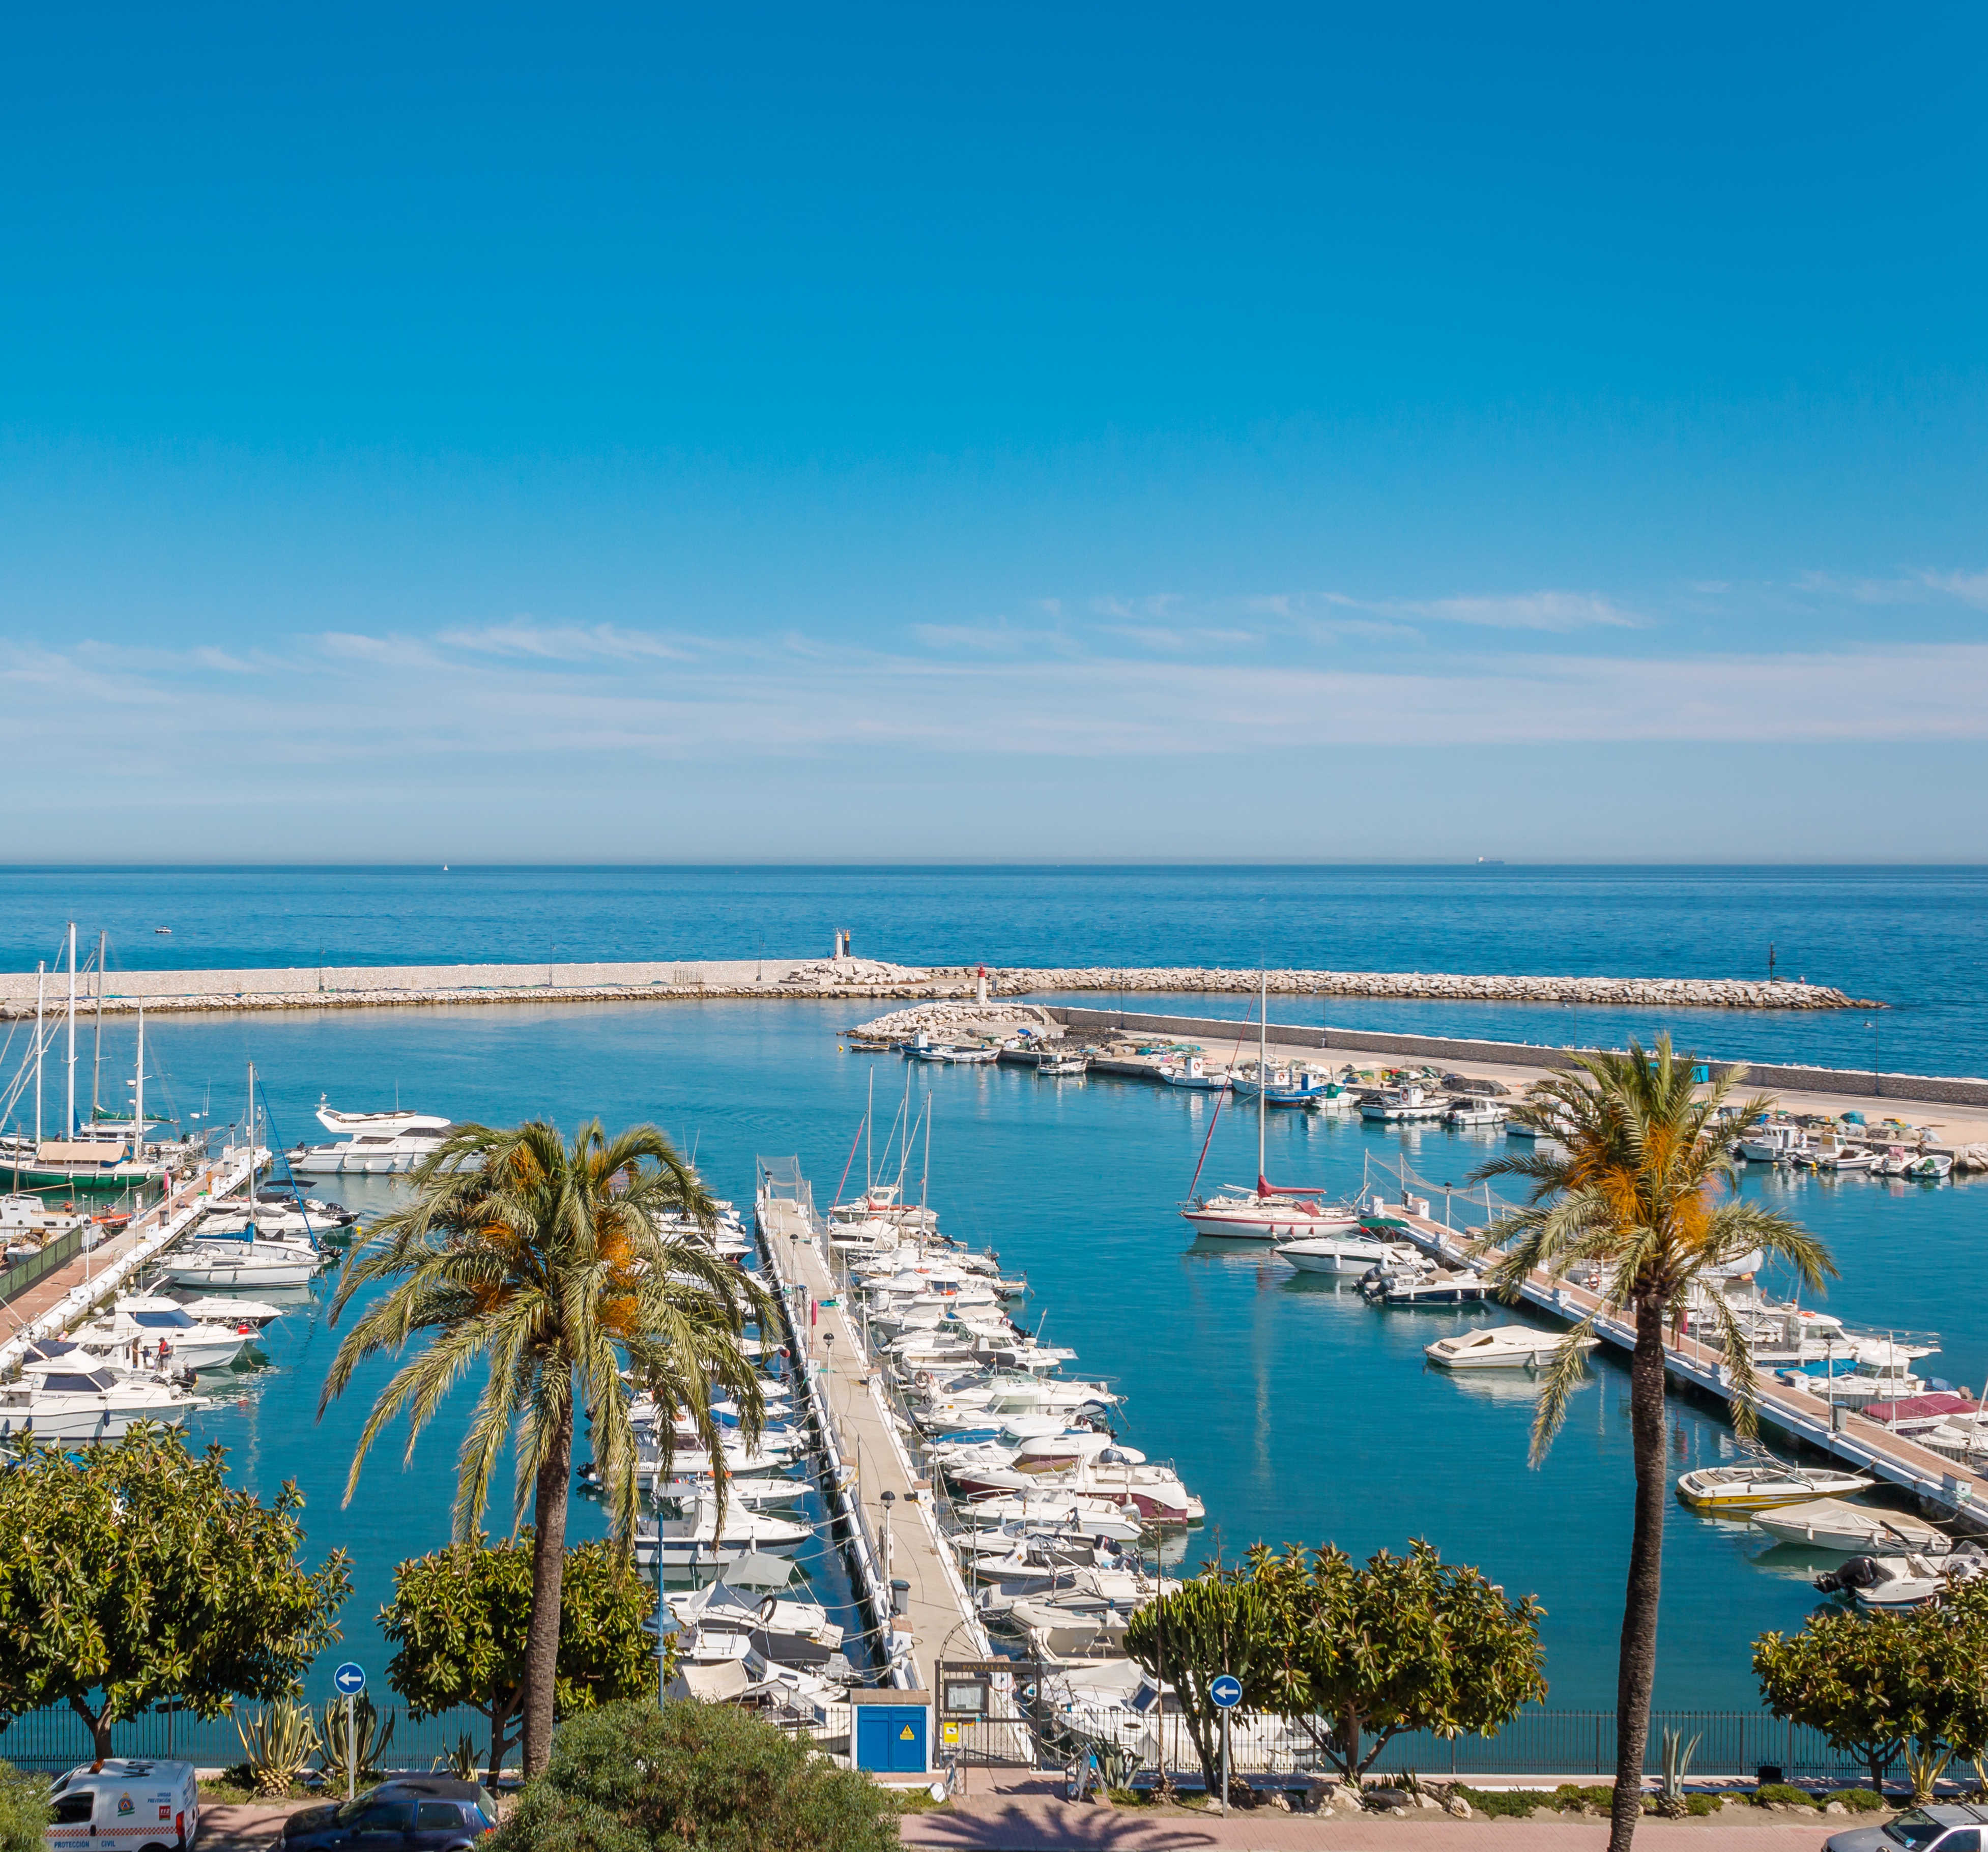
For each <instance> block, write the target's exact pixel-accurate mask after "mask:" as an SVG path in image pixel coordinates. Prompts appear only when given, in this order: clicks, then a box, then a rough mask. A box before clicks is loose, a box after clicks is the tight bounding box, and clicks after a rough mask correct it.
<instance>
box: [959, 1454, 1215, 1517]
mask: <svg viewBox="0 0 1988 1852" xmlns="http://www.w3.org/2000/svg"><path fill="white" fill-rule="evenodd" d="M958 1485H959V1489H960V1491H961V1492H962V1493H963V1494H964V1495H965V1496H967V1497H968V1498H978V1497H979V1496H981V1495H982V1494H987V1493H991V1494H992V1495H996V1496H997V1497H998V1496H1002V1495H1010V1494H1013V1493H1017V1492H1026V1491H1027V1490H1029V1489H1030V1488H1031V1487H1033V1486H1040V1487H1041V1488H1042V1489H1043V1490H1044V1491H1045V1492H1070V1493H1073V1494H1075V1495H1080V1496H1082V1497H1085V1498H1094V1499H1110V1500H1111V1502H1112V1503H1113V1504H1114V1505H1121V1506H1131V1507H1132V1508H1134V1509H1136V1510H1138V1512H1140V1513H1141V1515H1142V1516H1144V1517H1146V1518H1147V1519H1150V1520H1151V1521H1153V1522H1158V1523H1162V1524H1188V1523H1198V1522H1200V1520H1201V1519H1202V1518H1203V1517H1204V1516H1206V1510H1205V1507H1204V1506H1202V1502H1201V1500H1200V1499H1198V1498H1196V1497H1195V1495H1193V1493H1192V1492H1189V1491H1188V1489H1187V1488H1186V1486H1185V1485H1183V1484H1182V1482H1181V1480H1180V1476H1179V1475H1178V1474H1177V1473H1175V1472H1174V1471H1173V1469H1172V1468H1171V1467H1168V1466H1154V1465H1141V1466H1133V1465H1124V1466H1121V1465H1117V1464H1116V1463H1115V1462H1113V1461H1112V1460H1111V1457H1110V1456H1109V1455H1102V1456H1100V1458H1097V1459H1096V1460H1086V1461H1083V1462H1080V1463H1079V1464H1078V1465H1075V1466H1073V1467H1072V1468H1070V1469H1069V1470H1068V1471H1067V1472H1058V1473H1033V1472H1019V1471H1018V1470H1017V1469H1016V1468H1014V1467H1013V1466H1008V1467H1001V1468H979V1469H977V1470H976V1471H975V1472H972V1474H971V1475H968V1476H967V1477H965V1478H963V1479H961V1480H960V1481H959V1482H958Z"/></svg>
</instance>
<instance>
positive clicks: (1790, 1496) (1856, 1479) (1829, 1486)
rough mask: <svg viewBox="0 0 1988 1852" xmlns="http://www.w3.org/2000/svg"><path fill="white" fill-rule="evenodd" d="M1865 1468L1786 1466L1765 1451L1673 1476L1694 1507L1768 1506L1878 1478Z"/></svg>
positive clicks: (1828, 1494)
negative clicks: (1765, 1453)
mask: <svg viewBox="0 0 1988 1852" xmlns="http://www.w3.org/2000/svg"><path fill="white" fill-rule="evenodd" d="M1876 1484H1877V1481H1876V1480H1875V1479H1873V1478H1872V1477H1871V1475H1870V1474H1869V1473H1868V1472H1843V1471H1841V1469H1840V1468H1836V1467H1831V1466H1788V1465H1783V1463H1782V1462H1780V1461H1779V1460H1776V1459H1770V1458H1767V1457H1765V1456H1764V1455H1763V1457H1761V1458H1759V1459H1753V1460H1746V1461H1743V1462H1739V1464H1737V1465H1732V1466H1701V1467H1699V1468H1698V1469H1697V1470H1696V1472H1686V1473H1681V1474H1679V1477H1678V1482H1677V1495H1678V1497H1679V1500H1680V1501H1681V1502H1682V1503H1684V1504H1686V1505H1689V1506H1691V1508H1692V1509H1693V1510H1694V1511H1771V1510H1773V1509H1774V1508H1775V1507H1776V1506H1783V1505H1803V1504H1808V1503H1811V1502H1814V1500H1816V1499H1838V1498H1847V1497H1848V1496H1849V1495H1851V1493H1853V1492H1868V1491H1869V1490H1870V1489H1871V1487H1872V1486H1873V1485H1876Z"/></svg>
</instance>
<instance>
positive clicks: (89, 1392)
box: [0, 1365, 207, 1441]
mask: <svg viewBox="0 0 1988 1852" xmlns="http://www.w3.org/2000/svg"><path fill="white" fill-rule="evenodd" d="M206 1406H207V1404H206V1403H205V1401H202V1400H201V1398H200V1397H198V1396H191V1395H183V1394H181V1393H180V1392H179V1391H177V1390H176V1389H174V1388H173V1387H171V1385H170V1384H166V1383H162V1382H161V1381H158V1379H157V1377H144V1376H120V1375H119V1374H117V1372H116V1371H115V1370H112V1369H110V1367H107V1366H104V1365H99V1366H98V1367H96V1368H95V1369H92V1370H76V1369H63V1368H61V1367H59V1365H58V1367H54V1368H50V1369H47V1370H39V1369H38V1370H31V1371H29V1373H28V1374H25V1375H24V1376H23V1377H21V1379H20V1380H19V1381H18V1382H12V1383H6V1384H0V1438H6V1439H12V1438H17V1437H19V1435H24V1434H32V1435H34V1437H35V1438H36V1439H37V1440H41V1441H117V1440H122V1439H123V1437H124V1435H125V1434H126V1432H127V1431H128V1430H129V1429H130V1427H131V1426H132V1424H134V1422H137V1421H157V1422H161V1423H162V1424H164V1425H165V1426H167V1427H168V1428H178V1427H182V1426H184V1424H185V1422H186V1418H187V1417H188V1415H189V1414H191V1413H192V1411H194V1409H196V1408H205V1407H206Z"/></svg>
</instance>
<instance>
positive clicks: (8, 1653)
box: [0, 1424, 351, 1756]
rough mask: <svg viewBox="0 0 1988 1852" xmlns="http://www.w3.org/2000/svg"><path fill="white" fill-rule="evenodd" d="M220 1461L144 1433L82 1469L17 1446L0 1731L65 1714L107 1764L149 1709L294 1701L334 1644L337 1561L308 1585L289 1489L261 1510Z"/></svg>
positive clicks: (3, 1537)
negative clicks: (114, 1738) (56, 1709)
mask: <svg viewBox="0 0 1988 1852" xmlns="http://www.w3.org/2000/svg"><path fill="white" fill-rule="evenodd" d="M224 1458H225V1453H224V1450H223V1449H222V1448H219V1447H210V1448H208V1450H207V1452H205V1454H203V1455H201V1456H199V1457H198V1458H195V1457H194V1456H193V1455H190V1454H188V1452H187V1448H186V1443H185V1441H184V1440H183V1439H182V1438H181V1436H180V1435H179V1434H178V1433H177V1431H174V1430H171V1429H168V1428H157V1427H154V1426H150V1425H145V1424H141V1425H139V1426H136V1427H134V1428H132V1429H131V1430H130V1432H129V1433H127V1435H125V1436H124V1438H123V1439H122V1440H120V1441H118V1442H117V1445H114V1446H99V1447H95V1448H90V1450H89V1451H88V1452H87V1453H86V1454H85V1455H83V1457H81V1458H77V1457H75V1456H73V1455H69V1454H66V1453H63V1452H58V1451H56V1449H54V1448H49V1447H44V1446H38V1445H35V1444H34V1442H33V1441H32V1439H31V1440H29V1441H25V1442H24V1443H23V1444H22V1446H21V1448H19V1452H18V1453H17V1454H16V1455H15V1457H14V1458H13V1459H12V1462H10V1469H9V1470H8V1471H5V1472H0V1721H6V1722H11V1721H12V1719H14V1718H15V1717H18V1716H19V1715H22V1713H24V1712H28V1711H32V1710H38V1709H39V1708H41V1707H42V1705H50V1704H66V1705H69V1708H71V1709H72V1710H73V1711H74V1712H76V1715H78V1716H79V1717H80V1718H82V1719H83V1722H85V1723H86V1724H87V1725H89V1726H90V1735H91V1737H92V1739H93V1741H94V1742H95V1744H96V1753H97V1754H98V1755H99V1756H108V1755H109V1754H110V1729H111V1725H113V1724H116V1723H121V1722H125V1721H127V1719H130V1718H133V1717H136V1716H137V1715H139V1714H140V1712H143V1711H144V1710H145V1709H147V1708H148V1707H149V1706H150V1705H153V1704H154V1703H156V1702H158V1701H159V1700H160V1699H161V1698H177V1700H179V1701H180V1702H181V1703H183V1704H184V1705H185V1706H186V1707H187V1708H188V1709H189V1710H191V1711H192V1712H194V1713H195V1715H198V1716H201V1717H218V1716H220V1715H221V1714H222V1713H223V1712H225V1711H226V1710H227V1709H228V1708H229V1705H230V1703H231V1701H232V1699H234V1698H238V1697H241V1698H262V1699H264V1700H271V1699H276V1698H289V1697H291V1696H292V1695H294V1694H295V1693H296V1691H297V1689H298V1688H299V1681H300V1680H301V1678H302V1677H303V1673H304V1671H305V1668H306V1667H308V1666H309V1664H310V1662H311V1661H312V1660H313V1658H316V1655H317V1654H318V1652H319V1651H320V1649H321V1648H323V1647H324V1646H326V1644H329V1643H330V1641H333V1640H336V1639H337V1638H338V1637H339V1632H338V1628H337V1626H336V1617H337V1614H338V1610H339V1608H340V1606H341V1605H342V1604H343V1602H344V1600H345V1597H346V1596H347V1593H349V1592H350V1588H351V1577H350V1572H349V1570H348V1569H347V1563H346V1558H345V1553H344V1552H343V1551H342V1550H334V1551H333V1553H331V1555H330V1556H328V1557H327V1558H326V1560H325V1563H324V1566H323V1568H322V1569H320V1570H317V1571H316V1573H307V1572H306V1570H304V1569H303V1568H302V1567H301V1566H299V1563H298V1561H297V1551H298V1550H299V1547H300V1546H302V1544H303V1540H304V1533H303V1526H301V1525H300V1524H299V1522H298V1521H297V1513H298V1512H299V1511H301V1510H302V1509H303V1502H304V1501H303V1495H302V1494H301V1493H300V1492H299V1491H298V1490H297V1489H296V1482H294V1481H291V1480H286V1481H285V1482H284V1485H283V1488H282V1491H280V1492H278V1493H277V1495H276V1501H275V1502H274V1504H273V1505H264V1504H262V1503H260V1502H259V1501H258V1500H257V1499H255V1496H254V1495H253V1494H252V1493H249V1492H243V1491H241V1490H239V1489H235V1488H233V1487H231V1486H230V1485H228V1479H227V1474H226V1471H225V1467H224V1465H223V1461H224Z"/></svg>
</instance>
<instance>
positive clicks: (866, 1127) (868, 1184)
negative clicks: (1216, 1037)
mask: <svg viewBox="0 0 1988 1852" xmlns="http://www.w3.org/2000/svg"><path fill="white" fill-rule="evenodd" d="M876 1110H877V1070H876V1069H874V1067H873V1068H871V1070H870V1103H869V1104H868V1105H867V1106H866V1107H864V1109H863V1194H864V1195H866V1196H867V1195H869V1194H870V1192H871V1190H872V1189H873V1188H875V1186H876V1182H877V1173H876V1172H875V1171H874V1170H873V1169H871V1164H870V1115H871V1114H872V1113H874V1112H875V1111H876Z"/></svg>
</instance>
